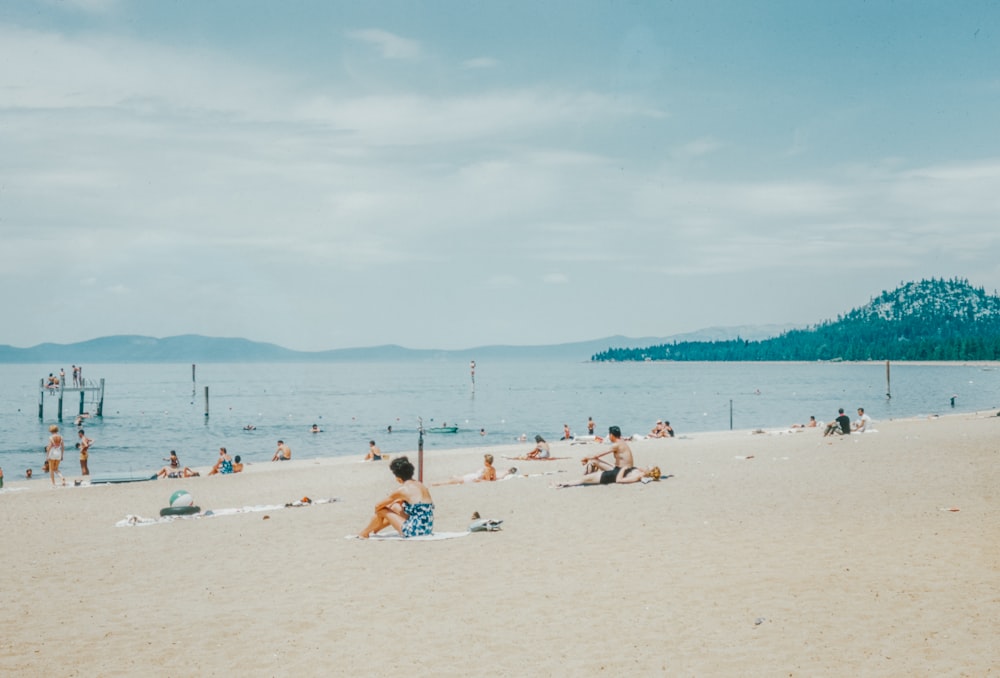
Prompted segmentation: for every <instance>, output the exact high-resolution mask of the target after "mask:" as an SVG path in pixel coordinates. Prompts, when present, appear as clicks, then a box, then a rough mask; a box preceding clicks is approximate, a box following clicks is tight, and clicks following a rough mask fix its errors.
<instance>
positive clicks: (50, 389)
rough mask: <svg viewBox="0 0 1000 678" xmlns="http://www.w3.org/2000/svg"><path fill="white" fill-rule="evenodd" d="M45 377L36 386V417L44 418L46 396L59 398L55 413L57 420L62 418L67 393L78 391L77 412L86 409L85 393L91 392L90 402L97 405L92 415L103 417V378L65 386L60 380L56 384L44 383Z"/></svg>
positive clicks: (82, 411) (80, 412)
mask: <svg viewBox="0 0 1000 678" xmlns="http://www.w3.org/2000/svg"><path fill="white" fill-rule="evenodd" d="M46 381H47V380H46V379H45V378H42V380H41V382H40V384H39V388H38V418H39V419H40V420H41V419H44V418H45V399H46V398H54V397H58V398H59V405H58V409H57V415H58V418H59V421H62V420H63V401H64V400H65V399H66V394H67V393H79V394H80V411H79V412H78V414H83V413H84V412H85V411H86V410H85V409H84V406H85V405H86V401H87V394H88V393H89V394H91V402H92V403H94V404H96V405H97V411H96V412H95V413H94V416H97V417H103V416H104V378H103V377H101V380H100V381H98V382H94V381H90V382H88V381H86V380H84V381H83V383H82V384H81V385H78V386H67V385H66V384H65V383H63V381H62V380H60V382H59V385H58V386H52V385H50V384H47V383H46Z"/></svg>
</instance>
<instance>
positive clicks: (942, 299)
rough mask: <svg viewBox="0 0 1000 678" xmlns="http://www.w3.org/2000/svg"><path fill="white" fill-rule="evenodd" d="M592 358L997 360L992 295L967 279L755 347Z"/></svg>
mask: <svg viewBox="0 0 1000 678" xmlns="http://www.w3.org/2000/svg"><path fill="white" fill-rule="evenodd" d="M591 359H592V360H595V361H606V360H618V361H624V360H733V361H738V360H1000V297H998V296H997V294H996V292H995V291H994V293H993V294H987V293H986V291H985V290H984V289H983V288H981V287H980V288H975V287H973V286H971V285H970V284H969V282H968V281H967V280H958V279H952V280H937V279H932V280H921V281H919V282H911V283H904V284H901V285H900V287H898V288H896V289H895V290H893V291H891V292H883V293H882V294H880V295H879V296H878V297H877V298H875V299H872V300H871V301H870V302H869V303H868V304H866V305H865V306H862V307H860V308H856V309H854V310H852V311H850V312H849V313H847V314H846V315H841V316H838V317H837V319H836V320H828V321H826V322H823V323H820V324H819V325H816V326H814V327H809V328H806V329H800V330H790V331H788V332H785V333H784V334H781V335H780V336H777V337H774V338H771V339H765V340H761V341H745V340H742V339H736V340H732V341H687V342H675V343H672V344H660V345H658V346H649V347H647V348H632V349H616V348H609V349H608V350H607V351H603V352H601V353H598V354H596V355H594V356H593V357H592V358H591Z"/></svg>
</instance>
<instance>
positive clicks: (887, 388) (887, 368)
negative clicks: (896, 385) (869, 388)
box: [885, 360, 892, 399]
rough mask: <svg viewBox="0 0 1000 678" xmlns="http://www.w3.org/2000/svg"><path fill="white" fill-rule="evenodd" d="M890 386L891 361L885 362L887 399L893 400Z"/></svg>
mask: <svg viewBox="0 0 1000 678" xmlns="http://www.w3.org/2000/svg"><path fill="white" fill-rule="evenodd" d="M890 384H891V382H890V380H889V361H888V360H886V361H885V397H886V398H890V399H891V398H892V387H891V385H890Z"/></svg>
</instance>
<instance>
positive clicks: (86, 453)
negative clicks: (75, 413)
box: [24, 424, 94, 487]
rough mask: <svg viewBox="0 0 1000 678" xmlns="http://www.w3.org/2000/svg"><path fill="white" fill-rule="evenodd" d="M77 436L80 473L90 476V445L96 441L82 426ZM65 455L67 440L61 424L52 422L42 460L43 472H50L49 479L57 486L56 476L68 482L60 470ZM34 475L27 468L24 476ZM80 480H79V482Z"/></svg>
mask: <svg viewBox="0 0 1000 678" xmlns="http://www.w3.org/2000/svg"><path fill="white" fill-rule="evenodd" d="M76 436H77V438H78V440H77V442H76V444H75V447H76V449H77V450H79V452H80V475H81V476H89V475H90V466H89V462H90V447H91V445H93V444H94V441H93V440H92V439H91V438H88V437H87V433H86V432H85V431H84V430H83V429H82V428H81V429H80V430H78V431H77V432H76ZM65 456H66V440H65V439H64V438H63V436H62V433H60V432H59V426H57V425H56V424H52V425H51V426H49V439H48V442H46V444H45V459H44V461H43V462H42V473H48V474H49V479H50V480H51V481H52V486H53V487H55V486H56V476H59V481H60V483H61V484H62V485H65V484H66V478H65V476H63V474H62V471H60V470H59V467H60V464H62V462H63V458H64V457H65ZM32 475H33V473H32V470H31V469H30V468H28V469H26V470H25V472H24V477H25V478H26V479H28V480H30V479H31V477H32ZM79 482H80V481H77V483H78V484H79Z"/></svg>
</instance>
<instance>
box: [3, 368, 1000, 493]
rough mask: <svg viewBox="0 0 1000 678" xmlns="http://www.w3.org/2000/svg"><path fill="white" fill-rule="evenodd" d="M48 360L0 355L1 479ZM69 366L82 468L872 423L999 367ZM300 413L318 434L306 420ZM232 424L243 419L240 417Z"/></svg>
mask: <svg viewBox="0 0 1000 678" xmlns="http://www.w3.org/2000/svg"><path fill="white" fill-rule="evenodd" d="M60 367H65V368H66V369H67V371H68V370H69V366H68V365H67V366H60V365H0V466H2V467H3V469H4V472H5V474H6V475H7V477H8V478H9V479H14V478H15V477H21V478H23V476H24V470H25V469H26V468H27V467H29V466H30V467H32V468H33V469H34V470H35V473H36V474H37V473H39V472H40V467H41V463H42V460H43V452H42V450H43V448H44V445H45V442H46V440H47V438H48V431H47V429H48V426H49V425H50V424H52V423H56V415H57V405H56V403H57V400H58V399H57V397H55V396H49V395H46V396H45V397H44V419H43V420H41V421H40V420H39V419H38V400H39V395H38V386H39V380H40V378H41V377H42V376H44V375H47V374H48V373H50V372H57V371H58V369H59V368H60ZM84 374H85V376H86V377H87V379H88V381H90V380H97V379H99V378H101V377H103V378H104V379H105V383H106V392H105V403H104V417H103V418H100V419H89V420H87V421H85V423H84V428H85V429H86V431H87V435H88V437H90V438H93V439H94V440H95V441H96V442H95V445H94V447H93V448H92V449H91V460H90V470H91V473H92V474H94V475H98V474H118V473H128V472H133V473H140V472H142V473H146V472H152V471H155V470H156V469H158V468H160V467H161V466H163V463H164V462H163V458H164V457H166V456H167V455H168V453H169V451H170V450H177V452H178V455H179V457H180V460H181V463H182V464H184V465H187V466H206V465H211V464H212V463H214V461H215V458H216V456H217V452H218V448H219V447H220V446H226V447H227V448H228V450H229V452H230V454H234V455H235V454H239V455H242V456H243V458H244V460H245V461H250V462H261V461H267V460H269V459H270V458H271V455H272V454H273V453H274V449H275V446H276V443H277V440H278V439H279V438H281V439H284V440H285V441H286V442H287V443H288V444H289V445H290V447H291V448H292V452H293V457H294V458H296V459H303V458H315V457H336V456H346V455H354V456H360V455H362V454H364V452H365V451H366V450H367V446H368V440H370V439H375V440H376V441H377V442H378V444H379V445H380V447H381V448H382V449H383V450H384V451H386V452H404V451H412V450H415V449H416V446H417V426H418V419H419V418H421V417H422V418H423V422H424V425H425V427H430V426H440V425H442V424H444V423H448V424H457V425H458V426H459V427H460V430H459V432H458V433H456V434H450V435H449V434H432V433H428V434H427V435H426V436H425V439H424V448H425V451H427V452H429V453H432V452H433V450H434V449H436V448H437V449H441V448H453V447H488V446H490V445H496V444H507V443H512V442H514V441H515V440H516V438H517V437H518V436H520V435H521V434H522V433H523V434H527V435H528V436H529V438H531V437H533V436H534V435H535V434H536V433H540V434H541V435H543V436H544V437H546V439H548V440H558V439H559V438H560V437H561V435H562V426H563V424H569V426H570V428H571V429H572V430H573V432H574V433H578V434H582V433H585V432H586V430H585V427H586V421H587V417H588V416H592V417H593V418H594V420H595V421H596V422H597V426H598V431H599V432H601V433H603V432H605V431H606V430H607V427H608V425H610V424H617V425H619V426H621V428H622V430H623V431H624V432H625V433H626V434H630V433H645V432H647V431H648V430H649V429H650V428H651V427H652V425H653V423H654V422H655V421H656V420H657V419H667V420H669V421H670V422H671V424H672V425H673V427H674V429H675V431H677V433H678V434H679V435H683V434H691V433H697V432H700V431H715V430H728V429H729V428H730V416H732V427H733V428H736V429H751V428H758V427H763V428H771V427H781V426H788V425H790V424H793V423H802V422H805V421H806V420H807V419H808V418H809V415H815V416H816V418H817V419H819V420H820V421H829V420H831V419H833V418H834V416H835V415H836V411H837V408H838V407H844V408H845V409H846V410H847V412H848V413H849V414H851V415H852V417H853V416H854V414H855V409H856V408H857V407H864V408H865V409H866V411H867V412H868V413H869V414H870V415H871V416H872V417H873V418H874V419H875V420H876V421H878V420H879V419H886V418H897V417H910V416H916V415H925V414H935V413H936V414H945V413H949V412H956V411H975V410H990V409H996V408H997V407H1000V370H998V369H997V368H996V367H994V366H974V365H954V364H942V365H907V364H903V363H900V364H893V365H892V366H891V390H892V396H893V397H892V398H891V399H887V398H886V397H885V393H886V367H885V363H865V364H856V363H657V362H654V363H589V362H539V361H502V362H495V363H482V362H480V363H479V364H478V365H477V368H476V380H475V387H474V388H473V385H472V380H471V378H470V373H469V364H468V363H467V362H464V361H434V362H398V363H329V364H287V363H283V364H204V365H198V366H197V371H196V377H197V381H193V380H192V369H191V365H190V363H187V364H153V365H150V364H104V365H98V364H94V365H87V366H85V371H84ZM206 386H207V387H208V389H209V416H207V417H206V416H205V394H204V390H205V387H206ZM952 395H957V399H956V407H955V409H952V408H951V406H950V397H951V396H952ZM730 402H731V403H732V409H730ZM85 407H86V409H87V410H89V411H90V412H94V411H95V409H96V407H95V404H94V403H91V402H87V403H86V405H85ZM78 409H79V396H78V395H77V394H67V397H66V399H65V401H64V406H63V413H64V420H63V427H62V428H63V432H64V433H65V434H66V439H67V443H68V445H67V449H66V461H65V462H64V463H63V470H64V472H65V473H66V475H67V476H68V477H73V476H75V475H77V474H78V473H79V464H78V462H77V454H76V451H75V450H74V449H72V444H73V443H74V442H75V440H76V434H75V427H74V425H73V418H74V416H75V415H76V413H77V411H78ZM731 412H732V415H730V413H731ZM314 423H315V424H319V426H320V427H321V428H322V429H323V431H324V432H323V433H319V434H311V433H309V427H310V426H311V425H312V424H314ZM247 424H253V425H254V426H255V427H256V430H254V431H252V432H245V431H243V427H244V426H246V425H247ZM387 426H392V427H393V433H391V434H389V433H387V432H386V427H387ZM481 428H482V429H485V430H486V435H485V436H481V435H480V434H479V430H480V429H481Z"/></svg>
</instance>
